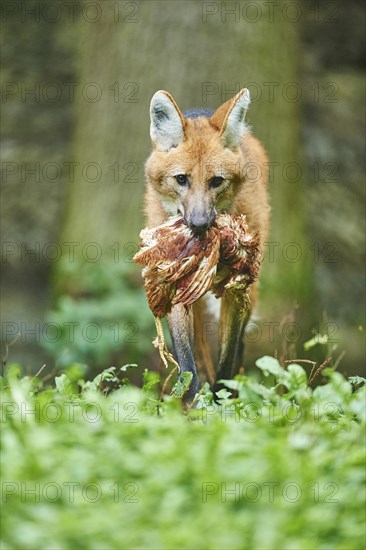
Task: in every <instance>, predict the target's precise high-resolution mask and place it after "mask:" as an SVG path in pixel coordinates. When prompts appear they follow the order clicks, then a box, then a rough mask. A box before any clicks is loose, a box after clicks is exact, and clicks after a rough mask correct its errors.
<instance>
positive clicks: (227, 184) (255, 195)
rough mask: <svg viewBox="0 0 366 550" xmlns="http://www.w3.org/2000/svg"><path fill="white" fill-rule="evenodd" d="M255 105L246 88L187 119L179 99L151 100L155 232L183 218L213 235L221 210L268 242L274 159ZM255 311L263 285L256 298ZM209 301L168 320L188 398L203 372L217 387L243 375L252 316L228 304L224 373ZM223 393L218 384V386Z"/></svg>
mask: <svg viewBox="0 0 366 550" xmlns="http://www.w3.org/2000/svg"><path fill="white" fill-rule="evenodd" d="M249 103H250V96H249V92H248V90H247V89H246V88H244V89H243V90H241V91H240V92H239V93H238V94H237V95H236V96H235V97H233V98H232V99H230V100H229V101H226V102H225V103H223V104H222V105H221V106H220V107H219V108H218V109H217V110H216V111H215V112H210V111H205V110H192V111H188V112H186V113H184V114H183V113H182V112H181V111H180V109H179V107H178V106H177V104H176V102H175V101H174V99H173V98H172V96H171V95H170V94H169V93H168V92H165V91H162V90H161V91H158V92H156V94H155V95H154V96H153V98H152V100H151V108H150V116H151V126H150V134H151V139H152V144H153V151H152V153H151V155H150V157H149V158H148V160H147V162H146V168H145V174H146V179H147V187H146V194H145V211H146V215H147V224H148V226H149V227H154V226H157V225H160V224H161V223H163V222H165V221H166V220H167V219H168V217H169V216H171V215H176V214H179V213H180V214H181V215H182V216H183V219H184V221H185V223H186V224H187V225H189V226H190V227H191V229H192V230H193V231H194V232H196V233H202V232H204V231H206V230H207V229H208V228H209V226H210V224H211V223H212V222H213V220H214V219H215V216H216V214H217V212H221V211H223V210H224V211H226V212H229V213H231V214H233V215H238V214H245V215H246V218H247V222H248V225H249V227H250V229H251V231H252V232H253V233H258V234H259V236H260V239H261V243H262V245H263V243H264V242H265V239H266V236H267V230H268V224H269V211H270V208H269V202H268V193H267V180H268V161H267V156H266V153H265V151H264V149H263V147H262V145H261V143H260V142H259V141H258V140H257V139H256V138H255V137H253V136H252V135H251V133H250V131H249V129H248V127H247V125H246V124H245V122H244V118H245V113H246V110H247V108H248V106H249ZM250 301H251V309H253V306H254V305H255V302H256V285H254V286H253V287H252V289H251V292H250ZM207 302H208V300H207V298H206V296H204V297H203V298H201V299H200V300H198V302H196V303H195V304H194V305H193V308H192V309H191V310H186V308H185V307H184V306H183V305H182V304H178V305H175V306H173V309H172V311H171V313H170V315H169V318H168V322H169V328H170V331H171V335H172V339H173V343H174V350H175V354H176V358H177V361H178V363H179V365H180V367H181V372H185V371H189V372H191V373H192V374H193V379H192V382H191V386H190V388H189V390H188V392H187V394H186V396H185V397H186V400H187V401H191V400H192V399H193V398H194V395H195V394H196V392H197V391H198V389H199V379H198V374H197V369H196V366H197V367H198V372H200V374H201V375H202V374H204V375H205V376H206V378H208V380H209V381H210V383H211V384H212V385H214V384H215V380H219V379H220V378H230V377H232V376H233V375H235V374H236V373H237V372H238V369H239V367H240V366H241V362H242V355H243V348H244V343H243V340H244V329H245V325H246V323H247V322H248V319H249V316H250V312H248V314H247V315H246V316H245V318H241V316H240V311H239V308H238V306H237V305H236V303H234V302H233V301H232V300H230V299H229V298H228V297H226V298H225V295H224V297H223V298H222V299H221V307H220V338H219V340H220V342H219V346H220V349H219V361H218V368H217V369H215V368H214V366H213V359H212V357H211V353H210V347H211V346H210V344H209V342H208V339H207V337H206V330H205V327H207V324H205V319H206V317H205V316H206V314H207V309H208V303H207ZM216 388H217V386H216Z"/></svg>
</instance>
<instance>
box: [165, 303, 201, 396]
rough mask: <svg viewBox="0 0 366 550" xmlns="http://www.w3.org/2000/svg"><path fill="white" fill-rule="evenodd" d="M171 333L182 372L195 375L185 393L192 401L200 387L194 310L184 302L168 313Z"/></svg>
mask: <svg viewBox="0 0 366 550" xmlns="http://www.w3.org/2000/svg"><path fill="white" fill-rule="evenodd" d="M168 323H169V329H170V333H171V335H172V339H173V344H174V351H175V356H176V360H177V361H178V363H179V366H180V370H181V373H183V372H191V373H192V375H193V378H192V382H191V385H190V387H189V389H188V391H187V392H186V393H185V394H184V401H185V402H190V401H192V400H193V398H194V396H195V395H196V393H197V392H198V389H199V381H198V376H197V370H196V365H195V362H194V357H193V351H192V350H193V340H194V336H193V311H192V308H189V309H186V308H185V306H184V305H183V304H177V305H175V306H173V308H172V311H171V312H170V314H169V315H168Z"/></svg>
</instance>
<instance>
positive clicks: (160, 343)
mask: <svg viewBox="0 0 366 550" xmlns="http://www.w3.org/2000/svg"><path fill="white" fill-rule="evenodd" d="M154 319H155V326H156V333H157V336H156V338H155V340H154V342H153V344H154V346H155V347H156V348H158V350H159V355H160V358H161V360H162V362H163V364H164V366H165V367H166V368H168V361H169V362H170V363H172V364H173V365H174V366H175V367H177V368H178V372H180V367H179V365H178V363H177V362H176V360H175V359H174V357H173V355H172V354H171V353H170V351H169V350H168V348H167V346H166V343H165V338H164V330H163V324H162V322H161V319H160V317H154Z"/></svg>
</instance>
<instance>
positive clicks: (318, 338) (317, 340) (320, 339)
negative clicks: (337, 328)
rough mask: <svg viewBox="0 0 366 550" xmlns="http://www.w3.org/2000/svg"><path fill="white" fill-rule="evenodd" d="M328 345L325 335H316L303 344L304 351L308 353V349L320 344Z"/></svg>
mask: <svg viewBox="0 0 366 550" xmlns="http://www.w3.org/2000/svg"><path fill="white" fill-rule="evenodd" d="M327 343H328V336H327V335H326V334H316V335H315V336H314V337H313V338H311V339H310V340H308V341H307V342H305V343H304V350H305V351H309V349H311V348H313V347H314V346H316V345H318V344H320V345H324V344H327Z"/></svg>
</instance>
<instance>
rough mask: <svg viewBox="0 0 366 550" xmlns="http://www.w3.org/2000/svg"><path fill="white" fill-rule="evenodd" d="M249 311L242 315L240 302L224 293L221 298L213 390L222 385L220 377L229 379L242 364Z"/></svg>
mask: <svg viewBox="0 0 366 550" xmlns="http://www.w3.org/2000/svg"><path fill="white" fill-rule="evenodd" d="M249 317H250V311H248V312H247V313H246V314H245V315H244V316H243V314H242V312H241V308H240V304H239V303H238V302H235V301H234V300H233V299H232V297H230V296H228V295H225V294H224V296H223V298H222V300H221V313H220V331H221V335H220V336H221V337H220V357H219V366H218V370H217V375H216V382H215V384H214V388H213V389H214V391H218V390H219V389H221V388H222V387H223V386H222V385H221V384H218V382H217V381H218V380H220V379H222V378H223V379H230V378H232V377H233V376H235V375H236V374H237V373H238V371H239V368H240V367H241V365H242V361H243V355H244V329H245V326H246V324H247V322H248V320H249Z"/></svg>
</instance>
